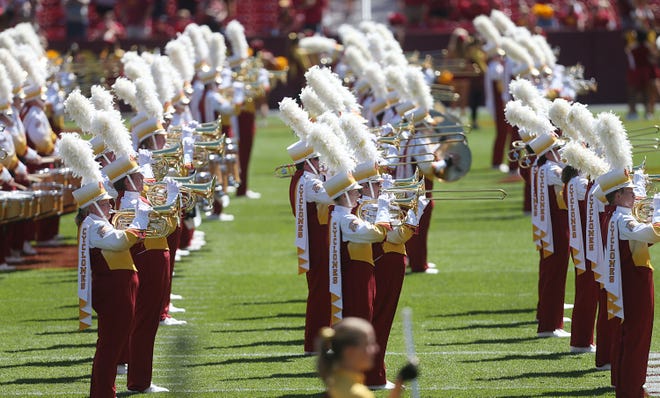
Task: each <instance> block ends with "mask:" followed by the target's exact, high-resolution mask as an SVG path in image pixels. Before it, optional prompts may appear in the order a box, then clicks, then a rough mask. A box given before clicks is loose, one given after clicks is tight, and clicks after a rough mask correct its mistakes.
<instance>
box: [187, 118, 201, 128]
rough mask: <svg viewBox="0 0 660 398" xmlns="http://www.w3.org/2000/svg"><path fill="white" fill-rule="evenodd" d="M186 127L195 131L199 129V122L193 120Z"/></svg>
mask: <svg viewBox="0 0 660 398" xmlns="http://www.w3.org/2000/svg"><path fill="white" fill-rule="evenodd" d="M186 126H187V127H188V128H191V129H193V130H195V129H196V128H197V127H199V122H198V121H197V120H191V121H189V122H188V124H187V125H186Z"/></svg>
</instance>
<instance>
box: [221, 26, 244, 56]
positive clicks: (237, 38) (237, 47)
mask: <svg viewBox="0 0 660 398" xmlns="http://www.w3.org/2000/svg"><path fill="white" fill-rule="evenodd" d="M225 35H226V36H227V40H229V42H230V43H231V52H232V55H234V56H236V57H239V58H240V59H245V58H247V57H248V48H249V46H248V42H247V39H246V38H245V28H244V27H243V25H241V23H240V22H238V21H237V20H235V19H234V20H232V21H231V22H229V23H228V24H227V28H226V29H225Z"/></svg>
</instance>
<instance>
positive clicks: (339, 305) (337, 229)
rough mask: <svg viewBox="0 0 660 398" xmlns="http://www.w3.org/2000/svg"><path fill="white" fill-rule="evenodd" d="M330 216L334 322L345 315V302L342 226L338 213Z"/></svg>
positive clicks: (331, 298)
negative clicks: (342, 285) (342, 289)
mask: <svg viewBox="0 0 660 398" xmlns="http://www.w3.org/2000/svg"><path fill="white" fill-rule="evenodd" d="M334 213H335V212H334V211H333V214H332V215H331V216H330V257H329V258H330V264H329V267H328V272H329V275H330V301H331V314H332V320H331V322H332V324H333V325H334V324H335V323H337V322H339V321H341V320H342V318H343V317H344V315H343V313H342V310H343V308H344V303H343V301H342V294H341V226H340V225H339V219H338V215H337V214H334Z"/></svg>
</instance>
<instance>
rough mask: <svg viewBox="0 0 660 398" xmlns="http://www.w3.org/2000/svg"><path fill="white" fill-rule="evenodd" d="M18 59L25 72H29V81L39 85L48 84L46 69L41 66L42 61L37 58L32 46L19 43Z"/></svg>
mask: <svg viewBox="0 0 660 398" xmlns="http://www.w3.org/2000/svg"><path fill="white" fill-rule="evenodd" d="M17 52H18V53H17V56H16V59H17V60H18V63H19V64H21V67H22V68H23V70H24V71H25V72H27V76H28V77H27V80H28V83H30V84H34V85H37V86H44V85H45V84H46V71H45V70H43V68H41V65H42V64H41V62H39V60H38V59H37V57H36V55H35V54H34V53H33V52H31V51H30V47H29V46H26V45H23V44H22V45H19V46H18V47H17Z"/></svg>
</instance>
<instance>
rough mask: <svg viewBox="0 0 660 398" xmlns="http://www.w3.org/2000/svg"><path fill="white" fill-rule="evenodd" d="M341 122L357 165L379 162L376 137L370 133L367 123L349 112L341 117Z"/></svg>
mask: <svg viewBox="0 0 660 398" xmlns="http://www.w3.org/2000/svg"><path fill="white" fill-rule="evenodd" d="M340 122H341V128H342V129H343V130H344V135H345V136H346V139H347V141H348V147H349V148H351V149H352V150H353V153H354V154H355V159H356V161H357V163H363V162H367V161H372V162H377V161H378V160H379V159H380V157H381V156H380V152H379V151H378V148H377V147H376V143H375V142H374V136H373V134H371V133H370V132H369V127H368V126H367V121H366V120H365V119H364V118H363V117H362V116H360V115H357V114H355V113H352V112H347V113H344V114H342V115H341V117H340Z"/></svg>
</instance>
